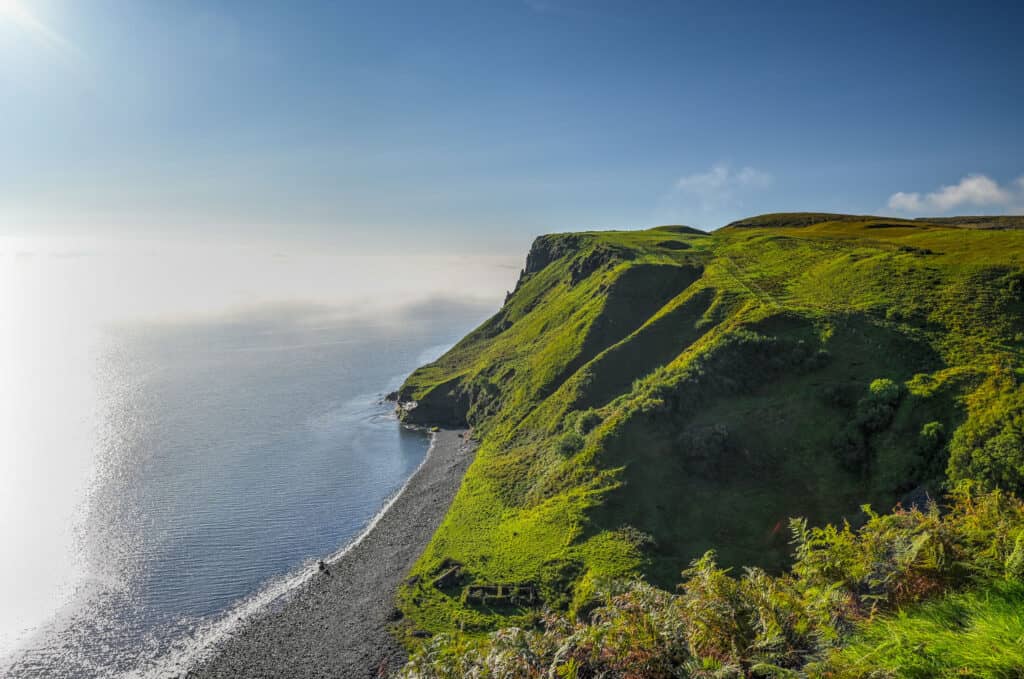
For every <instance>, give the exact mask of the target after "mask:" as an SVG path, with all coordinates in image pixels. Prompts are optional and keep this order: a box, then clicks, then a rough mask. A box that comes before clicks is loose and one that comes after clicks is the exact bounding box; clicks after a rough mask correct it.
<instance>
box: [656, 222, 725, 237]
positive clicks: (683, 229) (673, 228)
mask: <svg viewBox="0 0 1024 679" xmlns="http://www.w3.org/2000/svg"><path fill="white" fill-rule="evenodd" d="M648 231H664V232H665V233H678V234H683V235H686V234H689V235H691V236H708V235H710V234H709V233H708V232H707V231H701V230H700V229H695V228H694V227H692V226H685V225H683V224H666V225H664V226H654V227H651V228H650V229H648Z"/></svg>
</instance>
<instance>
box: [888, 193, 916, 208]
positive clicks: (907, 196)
mask: <svg viewBox="0 0 1024 679" xmlns="http://www.w3.org/2000/svg"><path fill="white" fill-rule="evenodd" d="M889 207H891V208H892V209H894V210H903V211H904V212H917V211H918V210H920V209H921V208H922V207H923V206H922V204H921V194H920V193H903V192H902V191H897V192H896V193H894V194H892V195H891V196H889Z"/></svg>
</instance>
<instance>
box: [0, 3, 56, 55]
mask: <svg viewBox="0 0 1024 679" xmlns="http://www.w3.org/2000/svg"><path fill="white" fill-rule="evenodd" d="M4 21H8V22H11V23H13V24H15V25H17V26H18V27H19V28H21V29H22V30H24V31H25V32H26V33H29V34H31V35H32V36H33V37H35V38H38V39H40V40H42V41H43V42H45V43H47V44H49V45H51V46H53V47H60V48H63V49H69V48H70V47H71V45H70V43H68V41H67V40H65V39H64V38H63V36H61V35H60V34H59V33H57V32H56V31H54V30H53V29H51V28H50V27H49V26H47V25H46V24H44V23H43V22H42V21H41V20H40V19H39V18H38V17H37V16H36V15H35V14H33V13H32V12H31V11H30V10H29V9H28V8H27V7H25V5H24V4H22V3H21V2H19V0H0V22H4Z"/></svg>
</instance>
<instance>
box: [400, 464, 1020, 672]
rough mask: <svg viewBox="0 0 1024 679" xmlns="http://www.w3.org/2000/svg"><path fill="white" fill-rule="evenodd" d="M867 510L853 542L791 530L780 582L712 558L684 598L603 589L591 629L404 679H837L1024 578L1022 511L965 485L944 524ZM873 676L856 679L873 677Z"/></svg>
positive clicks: (686, 575)
mask: <svg viewBox="0 0 1024 679" xmlns="http://www.w3.org/2000/svg"><path fill="white" fill-rule="evenodd" d="M864 509H865V512H867V521H866V522H865V523H864V524H863V526H861V527H860V528H858V529H853V528H851V526H850V525H849V524H844V525H843V526H841V527H837V526H831V525H830V526H825V527H823V528H810V527H808V526H807V524H806V522H805V521H803V520H793V521H792V522H791V529H792V532H793V545H794V563H793V566H792V568H791V569H790V570H789V571H788V572H787V573H784V574H782V575H780V576H773V575H770V574H768V573H766V572H765V571H763V570H761V569H757V568H747V569H745V570H744V571H743V572H742V573H741V574H739V575H738V576H736V575H734V574H733V573H731V572H730V571H729V570H728V569H723V568H720V567H719V566H718V565H717V564H716V562H715V556H714V553H713V552H708V553H706V554H705V555H704V556H702V557H700V558H699V559H697V560H695V561H694V562H693V563H692V565H691V566H690V568H689V569H687V570H686V571H684V572H683V582H682V584H680V585H679V588H678V591H677V592H676V593H670V592H667V591H664V590H660V589H657V588H655V587H652V586H650V585H648V584H646V583H644V582H642V581H636V582H631V583H626V584H623V583H608V584H607V585H606V586H605V588H604V592H603V594H601V595H600V598H601V601H600V605H598V606H597V607H596V608H594V609H593V610H592V612H591V614H590V617H589V619H588V620H586V621H579V620H571V619H569V618H567V617H566V616H564V615H562V614H558V613H554V612H548V613H546V614H545V615H544V617H543V619H542V624H541V625H540V627H539V628H538V629H531V630H527V629H519V628H511V629H504V630H500V631H498V632H495V633H493V634H491V635H490V636H489V637H487V638H486V639H479V638H472V637H465V636H446V635H439V636H437V637H435V638H433V639H431V640H430V641H429V642H427V643H426V644H425V645H424V646H423V647H422V648H421V649H420V650H418V651H417V652H416V653H415V654H414V655H413V657H412V658H411V660H410V662H409V664H408V665H407V666H406V667H405V668H404V669H403V670H402V671H401V672H400V675H399V676H400V677H403V678H405V679H448V678H455V677H479V678H485V677H494V678H497V677H538V678H540V677H553V678H563V679H569V678H573V679H584V678H589V677H608V678H612V677H620V678H624V679H625V678H636V679H639V678H648V677H649V678H661V677H789V676H822V677H824V676H833V675H834V672H835V671H836V668H835V667H833V666H831V665H830V663H832V662H833V660H834V659H835V658H839V657H841V656H840V655H839V654H840V653H841V649H842V647H843V645H844V644H845V643H846V642H848V641H849V640H850V639H851V638H852V637H853V635H854V633H855V632H856V631H857V630H858V629H860V628H861V627H862V626H863V625H864V624H866V623H868V622H870V621H872V620H876V619H883V620H884V619H885V618H886V616H885V614H886V613H888V612H892V611H896V610H899V609H903V608H904V607H907V606H911V605H915V604H918V603H920V602H925V601H928V600H932V599H934V600H939V599H941V597H942V596H943V595H945V594H949V593H952V592H956V591H959V590H964V589H965V588H969V587H973V586H979V585H985V584H986V583H993V582H999V581H1004V580H1009V581H1011V583H1014V582H1016V583H1019V582H1020V581H1021V578H1022V577H1024V503H1022V502H1021V501H1020V500H1018V499H1016V498H1015V497H1014V496H1012V495H1008V494H1005V493H1003V492H1001V491H991V492H982V491H980V490H978V489H976V488H975V487H973V486H971V485H969V484H964V485H962V486H960V487H959V488H958V489H957V490H956V491H954V492H953V493H952V494H951V495H950V502H949V505H948V507H946V508H945V510H944V511H940V510H939V508H938V507H937V506H936V505H935V504H934V503H932V504H931V505H930V506H929V507H928V508H927V509H926V510H920V509H917V508H914V509H909V510H908V509H901V508H897V509H896V510H894V511H893V512H891V513H889V514H884V515H880V514H876V513H874V512H871V510H870V509H869V508H867V507H865V508H864ZM866 668H867V669H864V668H863V667H862V668H861V669H864V672H865V674H863V675H857V676H868V674H869V673H870V671H871V667H870V663H869V664H868V666H866ZM858 671H860V670H858ZM844 676H845V675H844ZM886 676H887V675H886Z"/></svg>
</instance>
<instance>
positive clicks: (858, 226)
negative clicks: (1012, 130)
mask: <svg viewBox="0 0 1024 679" xmlns="http://www.w3.org/2000/svg"><path fill="white" fill-rule="evenodd" d="M821 220H824V221H821ZM750 221H751V222H755V223H756V224H757V225H756V226H749V225H742V224H741V225H737V226H734V227H731V228H726V229H722V230H719V231H717V232H715V233H714V234H711V235H700V234H698V233H693V232H692V231H687V230H685V229H679V228H658V229H652V230H648V231H636V232H590V233H579V234H563V235H555V236H547V237H544V238H543V239H540V240H539V241H538V243H537V244H535V247H534V251H532V252H531V257H530V260H528V261H529V262H532V264H530V265H529V266H528V270H526V271H524V275H523V276H522V279H521V281H520V284H519V285H518V286H517V289H516V290H515V292H514V293H513V294H512V295H511V296H510V298H509V299H508V300H507V302H506V304H505V305H504V307H503V308H502V309H501V310H500V311H499V312H498V313H497V314H496V315H495V316H494V317H493V318H491V319H490V320H488V321H487V322H486V323H484V324H483V325H482V326H481V327H480V328H478V329H477V330H475V331H474V332H472V333H470V334H469V335H468V336H467V337H466V338H465V339H463V340H462V341H461V342H460V343H459V344H458V345H456V346H455V347H454V348H453V349H452V350H451V351H449V352H448V353H447V354H445V355H444V356H442V357H441V358H440V359H438V361H436V362H435V363H433V364H431V365H429V366H425V367H424V368H421V369H420V370H418V371H416V373H414V374H413V375H412V376H410V378H409V380H408V381H407V383H406V384H405V386H404V387H403V389H402V391H401V393H402V397H403V399H406V400H415V401H418V402H419V403H420V404H421V407H420V408H417V409H415V410H413V411H411V412H410V413H409V416H410V418H412V419H416V418H422V419H423V420H424V421H429V420H430V418H431V417H436V416H439V414H440V415H443V416H444V417H445V418H448V419H454V420H465V421H467V422H468V423H469V424H470V425H472V426H473V428H474V431H475V434H476V436H478V437H479V438H480V440H481V447H480V450H479V453H478V456H477V459H476V461H475V462H474V464H473V465H472V467H471V468H470V470H469V472H468V473H467V475H466V478H465V481H464V483H463V486H462V488H461V490H460V491H459V493H458V495H457V497H456V499H455V501H454V503H453V505H452V508H451V510H450V511H449V513H448V515H447V517H446V519H445V521H444V523H443V524H442V526H441V527H440V529H439V530H438V532H437V534H436V535H435V536H434V539H433V540H432V542H431V543H430V545H429V546H428V548H427V549H426V551H425V552H424V554H423V556H422V558H421V559H420V560H419V562H418V564H417V566H416V567H415V569H414V574H415V575H418V576H420V577H419V578H418V579H417V580H416V581H415V582H416V584H413V585H410V586H408V587H406V588H404V589H403V591H402V592H401V595H400V605H401V607H402V609H403V611H404V612H405V613H406V615H407V618H408V620H409V621H410V626H409V627H410V629H412V628H417V629H423V630H427V631H428V632H439V631H445V630H452V629H462V630H464V631H466V632H469V633H472V632H474V631H483V630H487V629H492V628H494V627H497V626H503V625H509V624H519V623H529V622H531V621H532V620H534V619H535V616H536V614H537V612H536V611H535V610H533V609H529V608H514V607H507V606H494V607H489V606H485V605H467V604H465V603H464V602H463V601H462V598H461V592H462V589H461V587H451V588H449V589H446V590H442V589H439V588H437V587H435V586H433V585H432V584H431V581H432V579H433V577H434V576H435V574H436V573H437V571H438V568H439V566H440V565H441V564H442V563H445V562H450V561H452V560H454V561H456V562H458V563H460V564H462V566H463V570H462V575H461V577H462V583H461V584H470V583H474V584H494V583H512V582H523V583H525V582H529V583H533V584H535V585H537V586H538V587H539V588H540V592H541V596H542V598H543V599H544V600H545V602H547V603H548V604H549V605H554V606H556V607H569V608H576V607H581V606H585V605H587V602H588V597H589V595H590V592H592V591H593V588H594V585H595V583H597V582H598V581H600V580H602V579H605V578H614V577H622V576H626V575H631V574H634V573H640V574H643V575H645V576H646V577H648V578H649V579H651V580H652V581H653V582H655V583H673V582H676V581H677V579H678V574H679V572H680V571H681V570H682V569H683V568H684V567H685V566H686V565H687V564H688V563H689V562H690V560H691V559H693V558H694V557H696V556H698V555H699V554H701V553H702V552H703V551H705V550H707V549H710V548H714V549H717V550H718V553H719V556H720V559H721V561H722V562H723V563H726V564H729V565H740V564H745V565H761V566H765V567H768V568H779V567H781V566H782V565H783V564H784V563H785V560H786V558H787V557H786V555H787V549H786V545H785V530H780V527H782V528H784V526H785V525H786V520H787V518H788V517H790V516H795V515H801V516H806V517H808V518H809V519H810V520H811V521H812V522H813V523H823V522H827V521H835V520H837V519H840V518H842V517H844V516H852V515H854V514H855V513H856V511H857V508H858V507H859V506H860V505H861V504H863V503H865V502H870V503H872V504H874V505H875V506H878V507H882V508H885V507H888V506H891V505H892V504H893V503H894V502H895V501H896V500H897V499H898V498H899V497H900V495H901V494H903V493H905V492H907V491H910V490H912V489H914V488H915V487H920V486H922V485H924V486H928V485H929V484H932V485H935V484H938V483H941V481H942V479H943V478H944V472H945V467H946V458H947V457H948V452H947V439H948V438H949V435H950V434H952V432H954V431H955V430H957V428H958V427H960V426H961V425H962V424H963V423H964V422H965V420H971V421H973V420H974V419H977V418H979V417H983V413H978V412H975V411H976V410H977V409H976V408H972V406H971V401H970V399H969V398H968V397H969V395H970V394H971V393H972V392H974V391H975V390H977V389H979V387H980V386H981V385H985V384H990V383H991V380H992V376H993V374H995V373H997V372H999V373H1000V374H1003V375H1004V376H1005V375H1006V374H1010V375H1012V376H1016V375H1017V374H1018V372H1019V368H1020V366H1021V352H1022V350H1024V315H1022V314H1021V311H1022V310H1024V302H1022V297H1021V294H1020V290H1021V286H1020V272H1021V271H1022V264H1024V260H1022V258H1024V232H1021V231H1012V230H1000V231H995V230H977V229H970V230H968V229H962V228H956V227H954V226H951V225H946V224H943V225H938V224H930V223H927V222H921V221H901V220H892V219H876V218H865V217H846V216H834V215H818V216H814V215H811V216H806V215H769V216H765V217H764V218H756V220H750ZM879 379H883V380H891V381H892V382H893V383H894V384H895V385H897V387H898V388H897V389H896V390H895V391H894V392H893V394H892V395H890V396H888V397H886V399H883V400H879V399H878V398H876V397H875V396H873V395H872V393H871V390H870V389H869V387H871V384H872V382H874V381H875V380H879ZM1012 379H1016V378H1015V377H1014V378H1012ZM1012 379H1011V381H1012ZM936 423H937V424H936ZM926 427H927V428H928V429H927V431H928V432H930V433H927V434H926V433H924V432H925V429H926Z"/></svg>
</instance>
